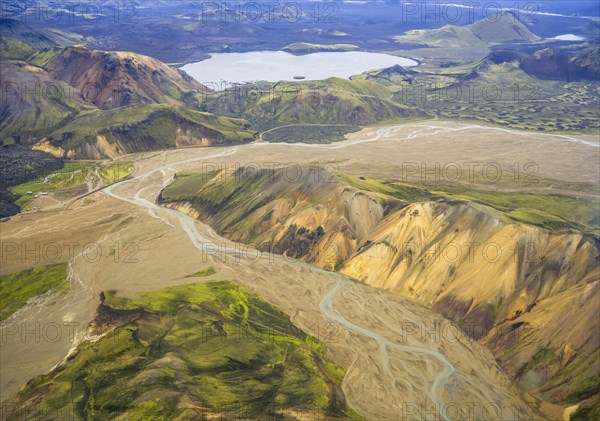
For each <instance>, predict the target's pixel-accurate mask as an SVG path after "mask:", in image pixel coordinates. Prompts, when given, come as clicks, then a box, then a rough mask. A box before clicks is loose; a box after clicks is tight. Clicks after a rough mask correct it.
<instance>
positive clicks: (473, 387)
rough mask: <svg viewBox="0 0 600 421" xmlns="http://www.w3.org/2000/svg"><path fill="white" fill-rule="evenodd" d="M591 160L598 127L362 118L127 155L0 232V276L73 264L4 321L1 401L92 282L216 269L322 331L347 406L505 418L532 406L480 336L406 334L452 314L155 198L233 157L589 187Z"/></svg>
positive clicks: (125, 289)
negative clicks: (331, 127) (325, 141)
mask: <svg viewBox="0 0 600 421" xmlns="http://www.w3.org/2000/svg"><path fill="white" fill-rule="evenodd" d="M599 158H600V138H599V137H594V136H590V135H585V136H563V135H546V134H536V133H529V132H527V133H525V132H514V131H509V130H504V129H498V128H488V127H483V126H477V125H468V124H459V123H455V122H446V121H434V122H431V121H429V122H423V123H411V124H407V125H399V126H385V127H375V128H367V129H364V130H362V131H360V132H357V133H353V134H351V135H348V139H347V140H345V141H343V142H340V143H336V144H332V145H304V144H293V145H289V144H267V143H254V144H249V145H243V146H236V147H227V148H189V149H179V150H167V151H162V152H151V153H144V154H138V155H134V156H127V157H125V158H122V159H127V160H128V161H131V160H134V162H135V163H136V174H135V175H134V178H133V179H130V180H126V181H123V182H120V183H117V184H114V185H112V186H110V187H108V188H106V189H104V190H102V191H99V192H96V193H94V194H93V195H91V196H89V197H87V198H86V200H85V201H78V202H76V203H74V204H72V205H70V206H69V207H68V208H65V207H64V206H63V204H61V203H56V204H53V205H52V206H49V207H47V208H46V209H44V212H41V213H26V214H22V215H17V216H15V217H13V218H11V219H10V220H9V221H7V222H2V242H3V244H9V243H10V244H11V245H12V246H11V249H10V250H11V251H10V253H9V252H8V249H4V246H3V256H2V259H3V262H2V274H6V273H11V272H14V271H16V270H21V269H25V268H28V267H31V266H36V265H41V264H50V263H56V262H57V261H61V262H68V263H69V265H68V270H69V279H70V281H71V289H70V290H69V292H68V293H67V294H64V295H61V296H59V297H49V298H48V299H47V300H46V301H43V302H37V303H34V304H31V305H28V306H26V307H24V308H23V309H21V310H20V311H17V312H16V313H15V314H13V316H11V317H10V318H9V319H7V320H5V321H4V322H3V323H2V325H1V326H0V329H1V334H2V347H1V350H0V357H1V362H2V364H1V367H2V368H1V370H2V372H1V376H0V378H1V383H0V388H1V396H0V400H2V401H3V402H10V401H11V399H13V398H14V396H15V394H16V393H17V392H18V390H19V389H20V387H21V386H22V385H23V384H24V383H25V382H26V381H28V380H29V379H31V378H32V377H34V376H36V375H40V374H43V373H46V372H48V371H49V370H51V369H52V368H53V367H54V366H55V365H56V364H59V363H60V362H61V361H63V359H64V358H65V357H66V356H67V355H68V354H69V352H71V351H72V350H73V348H74V347H76V345H77V343H79V342H80V341H82V340H84V339H85V332H86V329H85V327H86V326H87V324H88V323H89V322H90V321H91V320H92V318H93V317H94V313H95V310H96V308H97V307H98V305H99V303H100V298H99V295H100V293H101V292H102V291H106V290H110V289H114V290H118V291H119V293H120V294H122V295H125V296H135V295H136V294H137V293H140V292H143V291H152V290H157V289H161V288H165V287H167V286H172V285H180V284H187V283H194V282H198V280H197V278H196V279H194V278H189V275H190V274H193V273H196V272H198V271H199V270H202V269H205V268H208V267H215V268H216V269H217V273H216V274H215V275H211V276H209V277H207V280H214V279H225V280H232V281H236V282H239V283H241V284H243V285H245V286H246V287H247V288H248V290H249V291H250V292H252V293H255V294H258V295H260V296H261V297H263V298H264V299H266V300H267V301H269V302H270V303H272V304H274V305H277V306H279V307H281V308H282V309H283V310H284V311H285V312H286V313H288V314H290V315H291V319H292V322H293V323H294V324H295V325H296V326H298V327H300V328H301V329H302V330H304V331H305V332H307V333H310V334H312V335H314V336H317V337H319V338H320V339H322V340H323V341H324V342H325V343H326V344H327V346H328V349H329V353H330V356H331V358H332V359H333V360H334V361H335V362H336V363H337V364H339V365H340V366H342V367H344V368H345V369H346V370H347V374H346V377H345V379H344V382H343V384H342V387H343V391H344V393H345V394H346V398H347V400H348V403H349V406H350V407H352V408H353V409H354V410H355V411H356V412H358V413H359V414H361V415H363V416H364V417H366V418H367V419H377V420H395V419H402V416H404V419H423V414H424V411H428V410H429V408H431V407H432V406H433V407H434V408H435V411H437V412H438V413H441V414H442V415H443V414H445V415H446V416H447V418H449V411H450V408H451V407H453V406H456V405H457V404H459V405H464V403H465V402H476V403H478V404H479V407H480V408H481V407H485V406H486V405H487V406H489V405H494V406H495V407H497V408H500V409H501V411H502V419H527V418H528V417H533V418H537V417H542V416H541V415H540V414H537V413H534V412H533V411H534V410H533V409H531V407H530V406H528V401H529V400H530V398H528V397H527V395H526V394H525V393H524V392H523V391H522V390H520V389H519V388H518V387H516V386H515V385H514V384H513V383H512V382H511V381H510V380H509V379H508V378H507V377H506V376H505V375H504V374H503V373H502V372H501V370H500V369H499V367H498V365H497V363H496V361H495V360H494V358H493V356H492V354H491V353H490V352H489V351H488V350H487V349H485V348H484V347H483V346H481V345H479V344H478V343H477V342H475V341H473V340H471V339H469V338H466V337H465V336H463V335H462V334H459V333H457V336H453V338H452V340H448V338H445V337H444V336H443V335H442V337H441V338H440V337H438V336H436V335H430V336H427V337H425V338H422V337H419V338H417V337H415V336H411V335H406V332H405V331H404V329H405V328H406V326H407V325H408V323H411V326H412V323H415V324H417V325H421V324H422V325H423V326H434V325H436V323H438V324H443V323H450V322H448V321H446V320H444V319H443V318H442V317H441V316H440V315H438V314H437V313H435V312H434V311H432V310H429V309H427V308H425V307H423V306H421V305H419V304H416V303H414V302H412V301H410V300H408V299H405V298H402V297H399V296H397V295H393V294H391V293H388V292H386V291H383V290H378V289H374V288H372V287H369V286H366V285H363V284H361V283H357V282H353V281H351V280H349V279H346V278H343V277H341V276H340V275H338V274H335V273H331V272H326V271H323V270H320V269H318V268H315V267H312V266H309V265H306V264H303V263H299V262H296V261H293V260H291V259H286V258H282V257H278V256H274V255H270V254H267V253H259V252H255V251H253V250H252V249H250V248H248V247H246V246H243V245H239V244H236V243H233V242H230V241H228V240H226V239H224V238H222V237H220V236H219V235H217V234H216V233H215V232H214V231H213V230H212V229H211V228H210V227H208V226H206V225H204V224H202V223H201V222H198V221H195V220H194V219H192V218H191V217H189V216H187V215H185V214H183V213H180V212H178V211H175V210H172V209H166V208H163V207H160V206H158V205H156V204H155V202H156V198H157V196H158V194H159V193H160V191H161V190H162V189H163V188H164V187H165V186H166V185H168V184H169V183H170V182H171V181H172V179H173V177H174V175H175V174H176V173H177V172H182V171H214V170H218V169H221V168H224V167H226V168H232V169H233V168H236V167H241V166H246V167H248V166H256V167H260V168H270V167H273V166H286V167H287V168H289V175H290V178H293V177H295V176H297V175H294V174H295V173H294V171H296V170H297V169H298V168H300V167H301V168H310V167H311V166H313V167H314V166H319V167H321V168H324V169H326V170H329V171H337V170H343V171H344V172H347V173H352V174H354V175H356V176H369V177H377V178H386V179H394V180H402V181H412V182H415V181H417V182H418V181H420V182H424V183H431V184H434V183H440V182H447V183H453V184H466V185H476V186H484V187H485V188H486V189H491V190H493V189H498V190H518V191H544V192H549V191H550V192H562V193H565V192H571V194H579V195H594V191H596V192H597V185H595V183H597V181H598V180H597V176H598V173H599V171H600V167H599V162H600V159H599ZM457 169H460V173H457V172H456V170H457ZM500 173H502V174H500ZM436 177H437V178H436ZM590 186H591V187H590ZM573 192H575V193H573ZM34 204H35V203H34ZM200 219H201V218H200ZM89 244H91V245H92V248H91V249H90V248H89V247H88V248H86V247H85V246H86V245H89ZM13 246H14V247H13ZM15 250H16V251H15ZM57 253H58V255H57ZM50 327H52V329H53V330H52V332H50ZM57 328H58V332H59V333H60V334H59V335H58V336H57V335H56V333H55V332H56V329H57ZM542 409H543V410H544V412H545V415H544V416H543V417H545V418H552V419H561V418H562V410H563V408H561V407H559V406H555V405H550V404H548V405H544V406H543V408H542ZM484 417H485V415H484ZM484 419H485V418H484ZM490 419H492V418H490Z"/></svg>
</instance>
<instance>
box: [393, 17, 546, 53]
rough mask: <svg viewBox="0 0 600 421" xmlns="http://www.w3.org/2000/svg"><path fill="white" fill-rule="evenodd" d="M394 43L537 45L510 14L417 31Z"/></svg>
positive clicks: (473, 45)
mask: <svg viewBox="0 0 600 421" xmlns="http://www.w3.org/2000/svg"><path fill="white" fill-rule="evenodd" d="M395 40H396V42H399V43H406V44H415V43H416V44H422V45H423V46H425V47H444V48H458V47H484V46H489V45H494V44H501V43H506V42H537V41H540V40H541V38H540V37H538V36H537V35H535V34H534V33H532V32H531V31H530V30H529V29H528V28H527V27H526V26H525V25H523V24H522V23H521V22H519V21H518V20H517V18H516V17H515V16H513V15H512V14H510V13H502V14H500V15H499V16H498V18H496V19H491V18H488V19H483V20H480V21H477V22H475V23H472V24H470V25H466V26H455V25H445V26H443V27H441V28H439V29H417V30H412V31H408V32H406V33H405V34H404V35H401V36H398V37H395Z"/></svg>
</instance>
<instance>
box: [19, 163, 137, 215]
mask: <svg viewBox="0 0 600 421" xmlns="http://www.w3.org/2000/svg"><path fill="white" fill-rule="evenodd" d="M133 169H134V166H133V164H131V163H128V162H113V163H108V164H105V163H101V162H100V163H99V162H94V161H71V162H67V163H66V164H65V166H64V167H63V168H61V169H59V170H56V171H53V172H50V173H49V174H47V175H45V176H39V177H36V178H35V179H34V180H32V181H28V182H26V183H22V184H19V185H17V186H14V187H12V188H10V189H9V190H10V191H11V192H12V193H14V194H15V195H17V196H19V198H18V199H17V200H16V202H15V203H16V204H17V205H19V206H20V207H21V208H26V207H27V206H28V205H29V204H30V203H31V202H32V201H33V199H34V196H35V195H36V194H38V193H42V192H53V191H58V190H66V189H69V190H72V189H77V188H79V187H81V186H84V185H86V184H88V183H89V185H90V186H91V187H93V188H95V187H99V186H100V185H107V184H112V183H115V182H117V181H120V180H123V179H124V178H126V177H128V176H129V175H131V173H132V171H133ZM28 192H31V193H28Z"/></svg>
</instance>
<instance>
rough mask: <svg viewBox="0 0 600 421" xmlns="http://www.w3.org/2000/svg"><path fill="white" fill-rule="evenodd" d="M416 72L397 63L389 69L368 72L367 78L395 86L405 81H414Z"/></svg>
mask: <svg viewBox="0 0 600 421" xmlns="http://www.w3.org/2000/svg"><path fill="white" fill-rule="evenodd" d="M415 74H416V72H415V71H413V70H410V69H406V68H404V67H402V66H400V65H399V64H396V65H394V66H392V67H388V68H387V69H382V70H378V71H375V72H369V73H367V75H366V77H365V79H366V80H369V81H373V82H377V83H381V84H382V85H386V86H394V85H398V84H400V83H403V82H409V83H410V82H413V81H414V76H415Z"/></svg>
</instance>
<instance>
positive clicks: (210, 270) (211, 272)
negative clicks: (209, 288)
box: [188, 266, 217, 278]
mask: <svg viewBox="0 0 600 421" xmlns="http://www.w3.org/2000/svg"><path fill="white" fill-rule="evenodd" d="M215 273H217V270H216V269H215V268H214V267H212V266H211V267H209V268H206V269H202V270H201V271H198V272H196V273H193V274H191V275H190V276H188V278H203V277H205V276H210V275H214V274H215Z"/></svg>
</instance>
